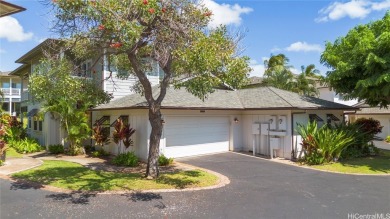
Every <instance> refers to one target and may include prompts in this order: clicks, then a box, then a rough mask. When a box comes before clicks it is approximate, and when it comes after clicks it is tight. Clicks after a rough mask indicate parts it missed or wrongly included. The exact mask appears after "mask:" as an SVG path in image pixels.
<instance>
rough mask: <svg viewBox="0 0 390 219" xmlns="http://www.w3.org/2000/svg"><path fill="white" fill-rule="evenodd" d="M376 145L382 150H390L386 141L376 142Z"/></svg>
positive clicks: (389, 145)
mask: <svg viewBox="0 0 390 219" xmlns="http://www.w3.org/2000/svg"><path fill="white" fill-rule="evenodd" d="M374 145H375V146H376V147H378V148H381V149H385V150H390V144H389V143H387V142H385V141H374Z"/></svg>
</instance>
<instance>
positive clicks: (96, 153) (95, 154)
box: [91, 149, 110, 157]
mask: <svg viewBox="0 0 390 219" xmlns="http://www.w3.org/2000/svg"><path fill="white" fill-rule="evenodd" d="M109 155H110V153H109V152H107V151H105V150H103V149H100V150H98V151H93V152H92V153H91V156H92V157H106V156H109Z"/></svg>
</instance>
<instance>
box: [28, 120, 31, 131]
mask: <svg viewBox="0 0 390 219" xmlns="http://www.w3.org/2000/svg"><path fill="white" fill-rule="evenodd" d="M28 128H29V129H31V117H28Z"/></svg>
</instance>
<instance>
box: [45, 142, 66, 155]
mask: <svg viewBox="0 0 390 219" xmlns="http://www.w3.org/2000/svg"><path fill="white" fill-rule="evenodd" d="M49 152H50V153H51V154H63V153H64V146H63V145H61V144H55V145H49Z"/></svg>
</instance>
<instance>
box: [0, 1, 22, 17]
mask: <svg viewBox="0 0 390 219" xmlns="http://www.w3.org/2000/svg"><path fill="white" fill-rule="evenodd" d="M0 6H1V7H0V17H5V16H8V15H11V14H15V13H18V12H21V11H25V10H26V9H25V8H23V7H21V6H19V5H15V4H11V3H9V2H6V1H3V0H2V1H0Z"/></svg>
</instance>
